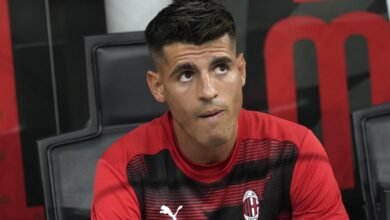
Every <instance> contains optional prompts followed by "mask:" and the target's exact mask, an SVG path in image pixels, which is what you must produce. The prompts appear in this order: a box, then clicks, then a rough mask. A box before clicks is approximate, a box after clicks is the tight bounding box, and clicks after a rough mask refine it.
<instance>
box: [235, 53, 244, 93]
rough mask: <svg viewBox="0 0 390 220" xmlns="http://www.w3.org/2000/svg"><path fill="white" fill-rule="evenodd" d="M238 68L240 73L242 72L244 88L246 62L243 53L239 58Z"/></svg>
mask: <svg viewBox="0 0 390 220" xmlns="http://www.w3.org/2000/svg"><path fill="white" fill-rule="evenodd" d="M237 66H238V71H239V72H240V75H241V82H242V86H244V85H245V81H246V61H245V58H244V54H243V53H240V54H239V55H238V56H237Z"/></svg>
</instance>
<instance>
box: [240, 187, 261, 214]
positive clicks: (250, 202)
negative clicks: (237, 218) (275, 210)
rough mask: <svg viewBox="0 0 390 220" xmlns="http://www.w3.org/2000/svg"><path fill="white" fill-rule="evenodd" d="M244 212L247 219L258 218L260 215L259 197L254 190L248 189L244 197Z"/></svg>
mask: <svg viewBox="0 0 390 220" xmlns="http://www.w3.org/2000/svg"><path fill="white" fill-rule="evenodd" d="M242 207H243V209H242V210H243V214H244V218H245V220H257V218H258V217H259V209H260V204H259V198H257V195H256V193H255V192H253V191H252V190H248V191H246V193H245V195H244V198H243V199H242Z"/></svg>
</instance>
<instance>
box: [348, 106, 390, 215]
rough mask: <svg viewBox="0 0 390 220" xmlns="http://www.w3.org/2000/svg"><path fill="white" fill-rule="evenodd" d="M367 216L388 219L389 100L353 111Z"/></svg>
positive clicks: (357, 161) (389, 209) (389, 188)
mask: <svg viewBox="0 0 390 220" xmlns="http://www.w3.org/2000/svg"><path fill="white" fill-rule="evenodd" d="M352 127H353V131H354V142H355V143H354V146H355V156H356V164H357V166H358V167H357V169H358V173H359V179H360V185H361V189H362V193H363V200H364V210H365V212H366V219H370V220H371V219H373V220H379V219H380V220H383V219H390V103H387V104H382V105H378V106H373V107H370V108H368V109H364V110H360V111H356V112H353V113H352Z"/></svg>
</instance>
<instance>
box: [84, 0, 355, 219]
mask: <svg viewBox="0 0 390 220" xmlns="http://www.w3.org/2000/svg"><path fill="white" fill-rule="evenodd" d="M145 36H146V41H147V44H148V47H149V50H150V52H151V55H152V57H153V61H154V63H155V66H156V72H153V71H148V73H147V82H148V85H149V88H150V91H151V93H152V94H153V96H154V97H155V99H156V100H157V101H158V102H165V103H167V105H168V107H169V110H170V111H169V112H168V113H166V114H164V115H163V116H161V117H160V118H157V119H155V120H153V121H151V122H149V123H147V124H144V125H142V126H140V127H139V128H137V129H135V130H134V131H132V132H130V133H129V134H127V135H125V136H124V137H122V138H121V139H120V140H119V141H117V142H116V143H115V144H114V145H113V146H111V147H110V148H109V149H108V150H107V151H106V153H105V154H104V155H103V156H102V158H101V159H100V160H99V163H98V168H97V174H96V179H95V194H94V199H93V205H92V213H91V215H92V219H96V220H97V219H99V220H100V219H177V220H180V219H246V220H257V219H291V218H292V219H348V216H347V214H346V212H345V209H344V206H343V204H342V201H341V197H340V192H339V189H338V186H337V183H336V181H335V178H334V176H333V173H332V169H331V166H330V164H329V161H328V158H327V156H326V153H325V151H324V150H323V148H322V146H321V144H320V143H319V142H318V140H317V139H316V138H315V137H314V135H313V134H312V132H311V131H309V130H308V129H306V128H304V127H303V126H300V125H297V124H294V123H291V122H288V121H285V120H282V119H278V118H275V117H272V116H269V115H266V114H263V113H258V112H250V111H246V110H244V109H242V100H243V98H242V87H243V86H244V84H245V77H246V70H245V60H244V57H243V54H241V53H239V54H237V53H236V40H235V26H234V22H233V18H232V16H231V14H230V13H229V12H227V11H226V10H225V9H224V8H223V7H222V6H221V5H219V4H217V3H214V2H212V1H200V0H198V1H188V0H187V1H177V2H174V3H172V4H171V5H169V6H168V7H166V8H164V9H163V10H162V11H161V12H159V14H158V15H157V16H156V17H155V18H154V19H153V20H152V21H151V22H150V23H149V25H148V27H147V28H146V32H145Z"/></svg>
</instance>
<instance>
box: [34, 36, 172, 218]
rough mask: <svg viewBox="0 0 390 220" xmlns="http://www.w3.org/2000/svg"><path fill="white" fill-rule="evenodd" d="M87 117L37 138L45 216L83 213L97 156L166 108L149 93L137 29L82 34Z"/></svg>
mask: <svg viewBox="0 0 390 220" xmlns="http://www.w3.org/2000/svg"><path fill="white" fill-rule="evenodd" d="M85 52H86V65H87V84H88V106H89V115H90V118H89V121H88V123H87V126H86V127H85V128H83V129H81V130H78V131H74V132H71V133H66V134H62V135H59V136H56V137H51V138H47V139H44V140H40V141H38V151H39V160H40V170H41V178H42V185H43V192H44V202H45V213H46V217H47V219H49V220H51V219H56V220H58V219H61V220H62V219H72V220H73V219H74V220H77V219H89V218H90V217H89V216H90V206H91V201H92V195H93V182H94V175H95V169H96V164H97V160H98V159H99V157H100V156H101V155H102V153H103V152H104V151H105V150H106V149H107V147H108V146H110V145H111V143H113V142H114V141H115V140H117V139H118V138H119V137H121V136H122V135H124V134H125V133H127V132H128V131H130V130H132V129H133V128H135V127H137V126H138V125H139V124H141V123H144V122H147V121H149V120H151V119H153V118H154V117H157V116H159V115H161V114H162V113H163V112H165V111H166V109H167V108H166V106H165V105H161V104H158V103H157V102H156V101H155V100H154V99H153V97H152V96H151V94H150V92H149V89H148V88H147V84H146V71H147V70H150V69H154V67H153V64H152V60H151V57H150V55H149V52H148V50H147V47H146V45H145V41H144V37H143V32H132V33H121V34H108V35H102V36H91V37H87V38H85Z"/></svg>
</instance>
